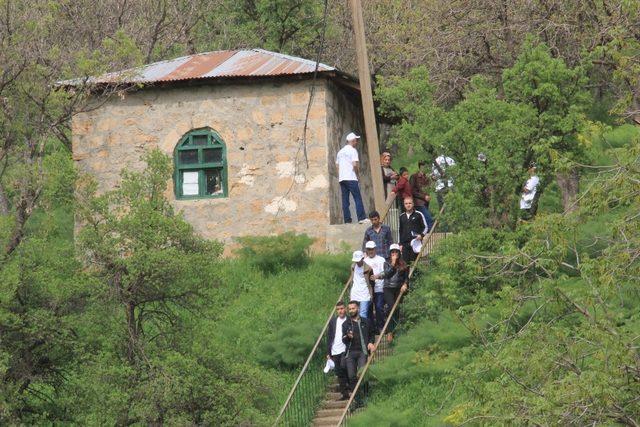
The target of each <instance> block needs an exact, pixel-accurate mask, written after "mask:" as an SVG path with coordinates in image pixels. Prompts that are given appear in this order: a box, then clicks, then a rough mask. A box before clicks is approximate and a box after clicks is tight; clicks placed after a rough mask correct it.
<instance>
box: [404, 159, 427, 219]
mask: <svg viewBox="0 0 640 427" xmlns="http://www.w3.org/2000/svg"><path fill="white" fill-rule="evenodd" d="M426 165H427V162H424V161H420V162H418V172H416V173H414V174H413V175H411V178H409V184H410V185H411V191H412V193H413V204H414V205H415V208H416V210H417V211H418V212H420V213H422V215H424V218H425V220H426V221H427V227H428V229H429V230H431V227H432V226H433V217H432V216H431V212H429V202H430V201H431V196H429V184H430V182H429V177H428V176H427V175H426V174H425V173H424V169H425V166H426Z"/></svg>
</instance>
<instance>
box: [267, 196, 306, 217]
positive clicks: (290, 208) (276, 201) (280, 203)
mask: <svg viewBox="0 0 640 427" xmlns="http://www.w3.org/2000/svg"><path fill="white" fill-rule="evenodd" d="M296 209H298V204H297V203H296V202H295V201H293V200H290V199H286V198H284V197H282V196H278V197H274V198H273V200H271V203H269V204H268V205H266V206H265V207H264V211H265V212H266V213H270V214H273V215H275V214H277V213H278V211H282V212H295V210H296Z"/></svg>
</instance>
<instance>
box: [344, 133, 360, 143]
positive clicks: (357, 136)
mask: <svg viewBox="0 0 640 427" xmlns="http://www.w3.org/2000/svg"><path fill="white" fill-rule="evenodd" d="M354 139H360V136H359V135H356V134H355V133H353V132H349V134H348V135H347V141H352V140H354Z"/></svg>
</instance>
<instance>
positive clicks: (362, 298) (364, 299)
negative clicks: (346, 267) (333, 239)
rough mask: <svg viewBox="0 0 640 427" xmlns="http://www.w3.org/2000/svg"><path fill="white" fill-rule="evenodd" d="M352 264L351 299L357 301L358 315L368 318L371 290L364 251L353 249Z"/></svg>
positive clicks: (371, 297)
mask: <svg viewBox="0 0 640 427" xmlns="http://www.w3.org/2000/svg"><path fill="white" fill-rule="evenodd" d="M351 261H353V262H354V264H353V267H352V268H353V278H352V282H351V294H350V298H351V301H358V306H359V307H360V317H363V318H365V319H369V318H370V317H371V316H370V315H369V311H370V309H371V300H372V299H373V292H372V290H371V267H369V266H368V265H367V264H365V262H364V253H363V252H362V251H355V252H354V253H353V256H352V257H351Z"/></svg>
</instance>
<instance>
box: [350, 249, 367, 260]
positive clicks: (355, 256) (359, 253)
mask: <svg viewBox="0 0 640 427" xmlns="http://www.w3.org/2000/svg"><path fill="white" fill-rule="evenodd" d="M363 259H364V254H363V253H362V251H355V252H354V253H353V256H352V257H351V261H353V262H360V261H362V260H363Z"/></svg>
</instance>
